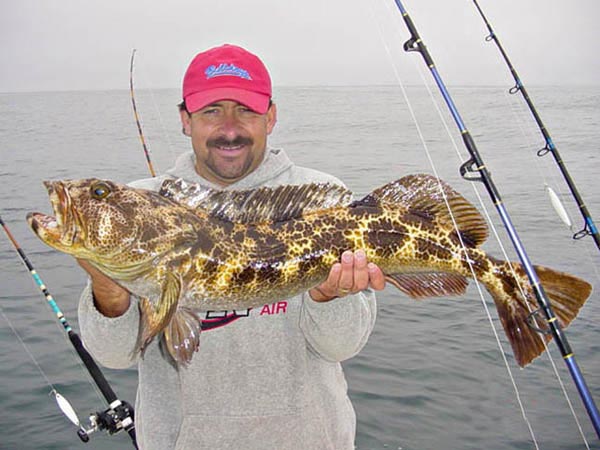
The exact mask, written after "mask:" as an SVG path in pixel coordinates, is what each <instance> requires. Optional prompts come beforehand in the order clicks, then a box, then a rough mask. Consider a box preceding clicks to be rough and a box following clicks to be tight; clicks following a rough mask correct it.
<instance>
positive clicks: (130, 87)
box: [129, 48, 156, 177]
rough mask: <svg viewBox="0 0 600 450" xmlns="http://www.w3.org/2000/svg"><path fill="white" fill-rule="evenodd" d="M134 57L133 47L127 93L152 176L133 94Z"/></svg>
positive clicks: (153, 172)
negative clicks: (129, 96)
mask: <svg viewBox="0 0 600 450" xmlns="http://www.w3.org/2000/svg"><path fill="white" fill-rule="evenodd" d="M134 59H135V48H134V49H133V50H132V51H131V62H130V64H129V93H130V95H131V106H132V108H133V116H134V117H135V123H136V125H137V130H138V136H139V137H140V141H141V143H142V148H143V149H144V155H145V156H146V164H147V165H148V170H149V171H150V175H152V176H153V177H155V176H156V172H155V171H154V166H153V165H152V161H151V159H150V153H149V152H148V146H147V145H146V139H145V138H144V132H143V131H142V124H141V122H140V116H139V114H138V111H137V105H136V103H135V94H134V90H133V60H134Z"/></svg>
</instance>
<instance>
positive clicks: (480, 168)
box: [395, 0, 600, 437]
mask: <svg viewBox="0 0 600 450" xmlns="http://www.w3.org/2000/svg"><path fill="white" fill-rule="evenodd" d="M395 3H396V6H397V7H398V10H399V12H400V13H401V15H402V19H403V20H404V23H405V25H406V27H407V29H408V31H409V33H410V36H411V37H410V39H409V40H408V41H406V42H405V43H404V50H405V51H408V52H417V53H419V54H420V55H421V57H422V58H423V61H424V62H425V64H426V65H427V66H428V67H429V69H430V72H431V75H432V76H433V78H434V79H435V81H436V84H437V86H438V88H439V90H440V92H441V94H442V96H443V97H444V100H445V102H446V105H447V106H448V109H449V110H450V112H451V113H452V117H453V118H454V120H455V122H456V125H457V127H458V129H459V130H460V132H461V134H462V138H463V142H464V145H465V147H466V148H467V150H468V151H469V154H470V155H471V158H470V159H469V160H468V161H467V163H465V164H463V165H462V166H461V167H460V173H461V175H462V176H463V178H465V179H466V180H468V181H473V182H475V181H477V182H481V183H483V184H484V186H485V187H486V190H487V191H488V194H489V195H490V198H491V199H492V201H493V203H494V205H495V206H496V210H497V212H498V214H499V215H500V217H501V219H502V222H503V224H504V226H505V228H506V231H507V232H508V234H509V236H510V239H511V241H512V243H513V246H514V248H515V250H516V251H517V254H518V255H519V259H520V260H521V262H522V267H523V269H524V270H525V272H526V274H527V277H528V278H529V281H530V284H531V287H532V289H533V292H534V294H535V298H536V299H537V301H538V304H539V306H540V312H543V313H544V315H545V317H546V323H547V327H548V329H549V330H550V332H551V334H552V336H553V337H554V341H555V343H556V344H557V346H558V347H559V349H560V351H561V354H562V356H563V359H564V361H565V364H566V365H567V367H568V369H569V371H570V373H571V377H572V379H573V382H574V383H575V385H576V387H577V389H578V391H579V394H580V397H581V400H582V402H583V404H584V406H585V408H586V410H587V412H588V415H589V418H590V421H591V422H592V425H593V426H594V429H595V431H596V434H597V435H598V436H599V437H600V413H599V412H598V408H597V407H596V404H595V403H594V399H593V397H592V395H591V392H590V390H589V388H588V387H587V385H586V383H585V379H584V377H583V374H582V373H581V370H580V368H579V366H578V365H577V362H576V360H575V356H574V354H573V352H572V349H571V347H570V345H569V343H568V341H567V338H566V335H565V334H564V332H563V330H562V327H561V326H560V323H559V322H558V320H557V318H556V316H555V315H554V312H553V311H552V307H551V305H550V302H549V299H548V296H547V295H546V292H545V290H544V287H543V286H542V285H541V282H540V279H539V277H538V275H537V273H536V270H535V268H534V266H533V264H532V263H531V260H530V259H529V257H528V255H527V253H526V251H525V248H524V247H523V244H522V242H521V240H520V238H519V236H518V234H517V232H516V230H515V228H514V225H513V224H512V221H511V219H510V216H509V214H508V211H507V210H506V208H505V207H504V204H503V202H502V200H501V197H500V194H499V191H498V189H497V188H496V185H495V184H494V182H493V181H492V178H491V175H490V173H489V171H488V169H487V168H486V166H485V163H484V161H483V159H482V158H481V155H480V153H479V151H478V150H477V147H476V144H475V141H474V139H473V138H472V136H471V134H470V133H469V131H468V129H467V128H466V126H465V124H464V123H463V121H462V118H461V116H460V114H459V112H458V109H457V108H456V105H455V104H454V102H453V100H452V97H451V96H450V94H449V92H448V90H447V88H446V86H445V84H444V82H443V81H442V78H441V76H440V74H439V72H438V71H437V68H436V66H435V64H434V62H433V59H432V57H431V55H430V54H429V51H428V50H427V47H426V46H425V44H424V43H423V41H422V40H421V37H420V36H419V33H418V31H417V29H416V27H415V25H414V23H413V21H412V19H411V17H410V16H409V15H408V13H407V11H406V10H405V9H404V6H403V4H402V2H401V1H400V0H395Z"/></svg>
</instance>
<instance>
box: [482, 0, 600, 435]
mask: <svg viewBox="0 0 600 450" xmlns="http://www.w3.org/2000/svg"><path fill="white" fill-rule="evenodd" d="M473 4H474V5H475V7H476V8H477V11H478V12H479V15H480V16H481V18H482V20H483V22H484V23H485V26H486V27H487V29H488V31H489V33H490V34H489V35H488V36H487V37H486V38H485V39H486V41H488V42H489V41H494V43H495V44H496V47H497V48H498V50H499V51H500V54H501V55H502V58H503V59H504V62H505V63H506V65H507V66H508V69H509V70H510V73H511V75H512V77H513V78H514V80H515V86H513V87H512V88H511V89H510V91H509V92H510V93H511V94H516V93H517V92H520V93H521V95H522V96H523V99H524V100H525V102H526V103H527V106H528V107H529V110H530V111H531V114H532V115H533V118H534V120H535V122H536V123H537V125H538V127H539V129H540V132H541V133H542V136H543V138H544V141H545V147H544V148H542V149H541V150H539V151H538V152H537V155H538V156H540V157H542V156H545V155H547V154H548V153H550V154H552V156H553V157H554V160H555V162H556V164H557V165H558V168H559V170H560V172H561V174H562V175H563V178H564V180H565V182H566V183H567V186H568V187H569V190H570V191H571V194H572V196H573V198H574V199H575V202H576V204H577V206H578V207H579V211H580V213H581V216H582V217H583V220H584V226H583V229H582V230H581V231H578V232H577V233H575V234H574V235H573V239H580V238H583V237H585V236H587V235H590V236H592V238H593V240H594V242H595V244H596V246H597V247H598V249H599V250H600V232H598V229H597V228H596V225H595V224H594V221H593V219H592V216H591V215H590V212H589V211H588V209H587V206H586V205H585V203H584V201H583V199H582V198H581V194H580V193H579V191H578V190H577V186H576V185H575V182H574V181H573V179H572V178H571V175H570V173H569V171H568V170H567V167H566V165H565V163H564V161H563V159H562V158H561V156H560V153H559V152H558V148H557V147H556V145H555V144H554V142H553V140H552V137H551V136H550V133H549V132H548V130H547V128H546V126H545V124H544V122H543V121H542V119H541V117H540V115H539V113H538V111H537V109H536V108H535V105H534V104H533V101H532V100H531V98H530V97H529V94H528V92H527V89H526V88H525V86H524V84H523V82H522V81H521V79H520V77H519V74H518V73H517V70H516V69H515V68H514V66H513V64H512V62H511V60H510V59H509V57H508V55H507V53H506V51H505V50H504V48H503V46H502V44H501V42H500V39H499V38H498V36H497V35H496V33H495V31H494V29H493V28H492V26H491V24H490V22H489V21H488V19H487V17H486V16H485V14H484V13H483V10H482V9H481V7H480V6H479V3H477V0H473ZM599 434H600V432H599Z"/></svg>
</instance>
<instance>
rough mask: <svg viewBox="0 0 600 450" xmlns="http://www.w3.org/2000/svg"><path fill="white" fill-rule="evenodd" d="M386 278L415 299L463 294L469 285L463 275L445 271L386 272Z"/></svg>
mask: <svg viewBox="0 0 600 450" xmlns="http://www.w3.org/2000/svg"><path fill="white" fill-rule="evenodd" d="M385 279H386V281H388V282H389V283H391V284H392V285H394V286H395V287H396V288H398V289H399V290H401V291H402V292H404V293H405V294H406V295H408V296H409V297H412V298H415V299H422V298H429V297H443V296H448V295H461V294H464V292H465V289H466V288H467V285H468V281H467V279H466V278H465V277H463V276H462V275H457V274H452V273H444V272H424V273H421V272H417V273H396V274H386V275H385Z"/></svg>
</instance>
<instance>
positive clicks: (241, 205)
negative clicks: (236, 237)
mask: <svg viewBox="0 0 600 450" xmlns="http://www.w3.org/2000/svg"><path fill="white" fill-rule="evenodd" d="M159 192H160V194H161V195H163V196H164V197H168V198H171V199H173V200H175V201H177V202H178V203H182V204H184V205H187V206H189V207H191V208H193V209H196V210H200V211H202V212H204V213H206V214H209V215H211V216H213V217H217V218H219V219H222V220H227V221H229V222H240V223H261V222H267V221H271V222H282V221H285V220H289V219H292V218H295V217H300V216H302V215H303V214H306V213H308V212H311V211H317V210H324V209H329V208H332V207H335V206H346V205H348V204H349V203H350V201H351V199H352V193H351V192H350V191H349V190H348V189H346V188H345V187H343V186H339V185H336V184H331V183H311V184H300V185H282V186H276V187H260V188H257V189H249V190H241V191H219V190H216V189H211V188H207V187H204V186H201V185H199V184H195V183H188V182H186V181H184V180H182V179H177V180H165V181H164V182H163V184H162V187H161V189H160V191H159Z"/></svg>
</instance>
